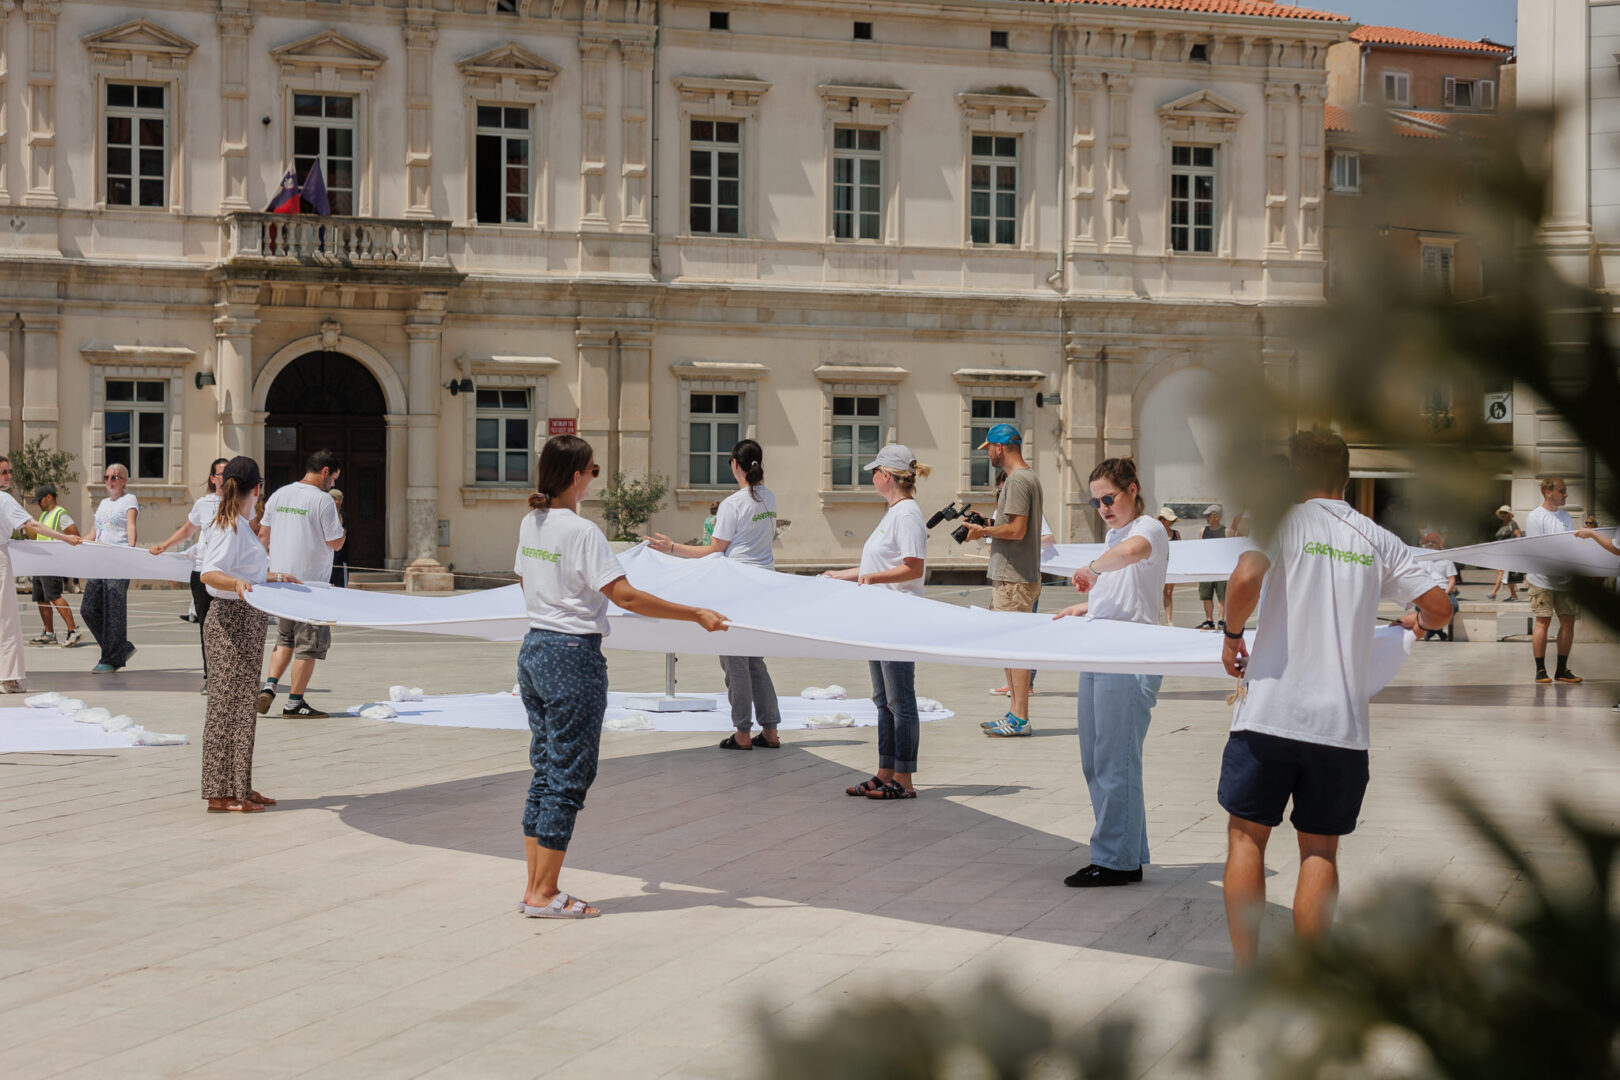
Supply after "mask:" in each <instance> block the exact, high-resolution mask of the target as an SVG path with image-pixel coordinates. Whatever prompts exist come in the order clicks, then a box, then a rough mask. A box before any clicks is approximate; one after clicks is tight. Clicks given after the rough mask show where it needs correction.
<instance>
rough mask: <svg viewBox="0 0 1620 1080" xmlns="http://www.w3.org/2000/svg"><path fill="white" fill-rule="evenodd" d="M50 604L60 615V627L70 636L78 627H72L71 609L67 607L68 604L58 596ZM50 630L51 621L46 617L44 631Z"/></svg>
mask: <svg viewBox="0 0 1620 1080" xmlns="http://www.w3.org/2000/svg"><path fill="white" fill-rule="evenodd" d="M52 603H53V604H55V605H56V609H57V610H58V611H60V612H61V613H62V625H63V626H64V627H66V628H67V632H68V633H70V634H71V633H73V631H75V630H77V629H78V627H77V626H74V625H73V609H72V608H70V607H68V602H67V601H66V600H64V599H62V598H61V597H60V596H58V597H57V598H56V599H55V600H54V601H52ZM50 628H51V620H50V618H49V617H48V616H47V617H46V619H45V629H47V630H49V629H50Z"/></svg>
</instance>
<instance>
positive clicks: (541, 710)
mask: <svg viewBox="0 0 1620 1080" xmlns="http://www.w3.org/2000/svg"><path fill="white" fill-rule="evenodd" d="M592 459H593V454H592V451H591V444H590V443H588V442H586V441H585V440H584V439H581V438H579V437H578V436H576V435H554V436H552V437H551V438H550V439H548V440H547V441H546V445H545V446H544V447H543V448H542V449H541V451H540V463H539V466H538V468H537V470H536V475H535V487H536V489H537V490H536V491H535V493H534V494H532V495H530V496H529V513H528V514H527V515H525V516H524V518H523V522H522V524H521V525H520V526H519V527H518V544H517V556H516V558H515V560H514V563H513V569H514V570H516V571H517V573H518V575H519V576H520V577H521V578H522V584H523V602H524V607H525V608H526V609H527V611H528V617H529V632H528V634H527V635H525V636H524V638H523V646H522V648H521V649H520V650H519V651H518V693H519V695H520V696H521V697H522V698H523V706H524V708H525V709H526V710H527V711H528V714H529V730H530V732H531V733H532V738H531V740H530V743H529V764H530V765H531V766H532V767H533V768H534V778H533V780H532V781H531V782H530V784H529V795H528V799H527V801H526V802H525V803H524V807H523V837H524V847H525V849H526V854H527V858H528V869H529V873H528V883H527V886H526V887H525V889H524V892H523V904H522V907H521V909H520V910H521V911H522V912H523V914H524V915H526V916H528V917H529V918H533V919H591V918H595V917H596V916H598V915H600V914H601V913H602V912H601V911H600V910H599V909H597V908H595V907H592V906H591V905H590V904H587V903H585V902H584V901H583V900H578V899H575V898H574V897H572V896H569V895H568V894H567V893H565V892H563V891H562V888H561V886H559V884H558V877H559V876H560V875H561V873H562V864H563V858H564V856H565V855H566V854H567V852H568V842H569V840H570V839H572V838H573V834H574V820H575V818H576V817H577V816H578V814H579V811H580V808H581V807H582V806H584V805H585V794H586V792H587V791H589V790H590V786H591V783H592V781H594V780H595V779H596V763H597V758H598V755H599V753H600V750H601V744H602V719H603V716H604V715H605V714H606V712H607V661H606V660H605V659H604V658H603V656H602V638H603V636H604V635H606V634H607V632H608V621H607V609H608V602H609V601H612V602H613V603H614V604H617V605H618V606H619V607H621V608H623V609H624V610H625V611H629V612H634V613H635V614H637V615H645V616H648V617H650V618H654V619H679V620H684V621H686V622H695V623H697V624H698V625H700V626H702V627H703V628H704V629H705V630H709V631H714V630H724V629H725V628H726V625H725V623H726V620H725V617H724V616H722V615H719V614H717V613H715V612H713V611H710V610H708V609H707V608H694V607H687V606H686V605H684V604H672V603H670V602H669V601H668V600H662V599H659V598H658V597H656V596H653V595H652V594H651V593H645V592H642V591H641V590H640V589H637V588H635V587H634V586H632V585H631V584H630V582H629V580H628V579H627V578H626V577H625V574H624V567H623V565H621V564H620V562H619V560H618V559H617V558H615V557H614V554H613V549H612V548H611V547H609V546H608V542H607V537H605V536H603V535H602V530H601V529H598V528H597V527H596V526H595V525H593V524H592V523H591V522H589V521H587V520H586V519H585V518H582V517H580V516H579V514H578V513H577V512H576V510H577V508H578V506H579V504H580V502H581V501H583V500H584V499H585V498H586V496H587V495H588V494H589V493H590V488H591V481H592V480H594V479H595V478H596V476H597V475H598V474H599V473H600V472H601V466H599V465H597V464H596V463H595V462H594V461H593V460H592Z"/></svg>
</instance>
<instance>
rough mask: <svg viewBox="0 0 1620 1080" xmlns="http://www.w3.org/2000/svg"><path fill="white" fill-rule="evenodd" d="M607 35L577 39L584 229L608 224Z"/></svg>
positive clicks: (609, 41) (609, 43)
mask: <svg viewBox="0 0 1620 1080" xmlns="http://www.w3.org/2000/svg"><path fill="white" fill-rule="evenodd" d="M611 44H613V42H612V41H611V40H609V39H607V38H598V37H582V38H580V39H579V57H580V68H581V71H580V75H581V78H582V88H581V95H580V103H579V118H580V129H581V141H582V142H583V144H584V145H583V153H582V154H581V155H580V163H579V171H580V174H581V177H582V179H583V182H584V192H585V196H584V197H585V203H584V205H583V206H582V207H581V208H580V213H581V217H580V225H581V226H582V227H583V228H586V229H605V228H607V227H608V212H607V132H606V130H605V128H606V124H607V105H606V96H605V93H604V89H605V84H606V81H607V54H608V46H609V45H611Z"/></svg>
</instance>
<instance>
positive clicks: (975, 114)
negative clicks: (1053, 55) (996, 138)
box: [956, 91, 1046, 133]
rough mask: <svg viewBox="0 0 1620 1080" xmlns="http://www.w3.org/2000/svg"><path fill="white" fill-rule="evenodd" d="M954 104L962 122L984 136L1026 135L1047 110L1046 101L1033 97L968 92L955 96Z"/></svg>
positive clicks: (1029, 95) (1032, 95)
mask: <svg viewBox="0 0 1620 1080" xmlns="http://www.w3.org/2000/svg"><path fill="white" fill-rule="evenodd" d="M956 102H957V104H958V105H960V106H961V107H962V116H963V118H964V119H965V120H966V121H967V122H968V123H969V124H971V125H972V126H973V128H974V130H976V131H983V132H1017V133H1023V132H1026V131H1028V130H1029V129H1030V128H1031V127H1033V126H1034V124H1035V116H1036V114H1037V113H1039V112H1040V111H1041V110H1042V109H1044V108H1046V99H1045V98H1042V97H1036V96H1035V95H1034V94H1007V93H992V92H988V91H987V92H969V93H965V94H957V95H956Z"/></svg>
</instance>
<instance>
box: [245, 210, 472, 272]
mask: <svg viewBox="0 0 1620 1080" xmlns="http://www.w3.org/2000/svg"><path fill="white" fill-rule="evenodd" d="M449 248H450V222H449V221H444V220H439V219H429V218H374V217H318V216H315V215H310V214H267V213H262V212H248V211H237V212H235V213H231V214H226V215H225V216H224V217H223V218H221V219H220V244H219V250H220V263H219V265H220V269H221V270H222V271H223V273H224V275H225V276H226V277H230V278H239V279H240V278H262V279H266V280H292V281H309V280H323V281H332V280H337V281H356V282H370V283H374V284H388V283H390V282H394V283H404V282H405V280H406V279H407V278H408V279H409V282H410V283H411V284H413V285H429V284H432V285H441V284H442V285H455V284H459V283H460V281H461V280H462V278H464V277H465V276H466V275H465V274H463V273H461V272H459V271H458V270H456V268H455V267H454V265H452V264H451V262H450V255H449ZM441 279H442V280H441Z"/></svg>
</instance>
